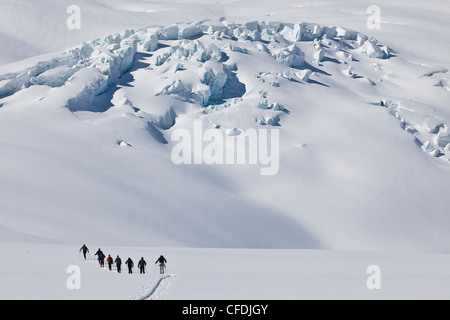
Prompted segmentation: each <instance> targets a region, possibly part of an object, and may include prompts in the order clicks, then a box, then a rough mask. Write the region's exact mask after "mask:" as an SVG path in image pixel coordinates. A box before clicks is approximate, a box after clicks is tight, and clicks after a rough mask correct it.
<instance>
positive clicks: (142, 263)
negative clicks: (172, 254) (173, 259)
mask: <svg viewBox="0 0 450 320" xmlns="http://www.w3.org/2000/svg"><path fill="white" fill-rule="evenodd" d="M79 252H83V257H84V260H86V255H87V254H89V255H90V253H89V249H88V247H87V246H86V245H85V244H83V246H82V247H81V248H80V251H79ZM95 255H96V256H97V261H98V263H99V265H100V267H102V268H103V267H105V258H106V263H107V264H108V268H109V270H112V266H113V264H115V266H116V269H117V272H118V273H121V272H122V259H121V258H120V257H119V255H117V257H116V258H115V259H113V257H111V255H108V257H106V256H105V254H104V253H103V251H102V250H101V249H100V248H98V250H97V252H96V253H95ZM157 263H159V272H160V273H161V274H163V273H164V272H165V268H166V263H167V260H166V258H164V256H163V255H161V256H159V258H158V259H156V262H155V265H156V264H157ZM125 264H126V265H127V266H128V273H133V267H134V262H133V260H131V258H128V259H127V260H126V261H125ZM137 266H138V268H139V273H145V267H146V266H147V262H146V261H145V260H144V257H141V259H140V260H139V262H138V264H137Z"/></svg>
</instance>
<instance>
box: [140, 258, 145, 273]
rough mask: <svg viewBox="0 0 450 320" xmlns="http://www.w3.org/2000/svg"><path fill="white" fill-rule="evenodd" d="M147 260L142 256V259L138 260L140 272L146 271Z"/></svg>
mask: <svg viewBox="0 0 450 320" xmlns="http://www.w3.org/2000/svg"><path fill="white" fill-rule="evenodd" d="M146 265H147V262H145V260H144V257H141V260H139V262H138V267H139V273H145V266H146Z"/></svg>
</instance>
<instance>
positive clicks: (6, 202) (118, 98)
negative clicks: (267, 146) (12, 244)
mask: <svg viewBox="0 0 450 320" xmlns="http://www.w3.org/2000/svg"><path fill="white" fill-rule="evenodd" d="M32 3H33V2H32ZM52 3H53V2H52V1H47V2H45V1H44V2H42V1H41V2H39V4H38V3H34V5H35V9H36V10H37V11H36V12H39V11H40V10H44V9H45V8H48V7H49V6H50V4H52ZM108 3H110V4H109V5H108V6H107V5H105V3H104V2H103V1H96V2H94V4H88V3H87V2H86V3H83V2H82V3H81V4H80V7H81V9H82V10H83V11H82V12H83V15H82V17H83V20H82V23H86V24H83V26H82V28H81V29H80V32H78V33H77V31H75V30H65V29H64V27H62V29H64V30H62V29H61V31H56V28H55V27H54V26H55V25H56V24H57V23H65V18H67V15H63V16H60V15H58V14H55V15H52V17H50V18H49V20H48V21H47V22H46V23H47V25H46V26H43V27H42V28H43V30H44V31H45V32H41V33H39V36H36V37H30V36H29V34H28V33H27V32H24V33H20V30H19V29H17V28H11V27H10V28H6V29H5V31H3V29H2V33H4V34H5V35H6V36H5V39H9V38H13V39H14V40H12V41H11V43H12V44H15V45H14V47H15V48H19V49H20V47H21V45H19V44H20V43H22V42H23V41H26V43H27V44H26V45H25V46H31V47H33V46H36V43H39V46H40V47H39V48H37V49H36V50H31V51H30V52H32V53H35V54H40V53H46V55H44V56H37V57H33V58H30V59H28V60H25V61H18V62H14V63H11V64H7V65H4V66H2V67H1V68H0V106H1V107H0V128H1V135H0V144H1V145H2V150H3V152H2V157H1V160H0V161H1V163H0V164H1V166H0V178H1V180H0V181H2V183H1V184H0V194H1V195H2V201H1V202H0V208H1V210H0V215H1V216H0V217H1V218H0V219H1V220H0V221H1V226H2V229H3V230H4V231H5V232H2V234H1V235H0V240H3V241H5V240H11V239H12V240H17V241H29V240H30V239H31V240H32V241H45V242H48V241H50V242H61V243H79V242H88V243H101V242H106V243H108V244H110V245H119V244H120V245H146V246H168V245H171V246H191V247H192V246H193V247H256V248H330V249H353V250H413V251H437V252H446V251H447V248H448V246H449V243H450V236H449V235H448V232H447V230H448V228H449V226H450V217H449V214H448V204H447V203H446V202H445V199H446V196H447V194H448V191H447V190H449V184H450V182H449V181H450V179H448V175H449V172H450V162H449V159H450V153H449V147H448V146H449V142H450V141H449V140H450V139H449V133H448V125H449V124H450V114H449V111H448V102H449V91H448V81H449V75H448V72H447V70H448V68H449V66H448V59H446V56H445V55H446V54H447V55H448V51H446V49H448V47H447V46H448V44H446V43H445V42H443V40H442V42H441V38H442V39H444V35H445V34H448V33H446V32H448V25H447V24H446V23H442V21H441V20H440V19H441V18H440V16H439V15H437V12H448V8H447V7H446V6H445V5H443V4H442V5H440V6H438V5H437V4H436V7H434V8H433V10H432V12H431V13H430V14H429V15H426V16H421V15H418V13H417V12H419V11H420V10H421V9H422V7H419V5H420V4H419V3H415V4H413V5H409V4H410V2H408V6H404V7H402V9H401V10H400V9H398V8H397V10H396V7H395V6H393V5H388V4H382V5H381V8H382V9H383V13H382V14H383V15H382V21H383V24H382V29H381V30H376V31H373V30H367V29H365V23H366V19H367V15H365V9H366V8H367V6H365V5H362V4H360V3H358V2H346V3H345V4H335V5H329V6H325V5H324V4H320V5H319V6H317V5H316V4H315V2H314V5H313V4H309V5H306V4H305V6H299V5H298V4H296V3H292V2H286V4H283V5H282V6H281V5H280V6H278V7H275V4H273V3H269V2H268V1H264V2H263V3H262V4H261V5H258V6H257V7H256V9H255V10H254V11H253V8H255V3H253V4H251V3H250V4H249V3H248V2H245V3H244V2H229V3H228V2H226V3H225V2H223V3H216V4H214V5H211V4H207V3H197V4H196V5H193V4H192V3H188V2H174V3H171V4H168V5H167V6H161V5H157V4H156V3H153V2H141V1H127V2H125V3H122V2H119V1H113V2H108ZM121 3H122V4H121ZM258 3H260V2H258ZM265 4H267V6H264V5H265ZM3 5H4V6H17V8H19V9H18V10H22V9H20V8H23V7H25V4H24V3H20V2H17V1H16V2H14V3H13V2H8V1H7V2H6V4H3ZM30 5H31V4H30V3H28V2H27V4H26V6H30ZM21 6H22V7H21ZM66 7H67V5H66V3H64V2H63V1H62V2H58V5H57V6H56V7H55V8H54V9H52V10H54V11H53V12H57V11H58V12H59V11H60V10H63V11H64V12H65V9H66ZM385 8H386V11H385V10H384V9H385ZM94 9H98V10H94ZM272 9H273V11H271V10H272ZM337 9H339V10H338V12H337V14H336V16H335V14H334V13H335V12H336V10H337ZM184 10H187V11H184ZM267 10H269V12H267ZM402 10H407V11H409V13H410V14H408V15H406V14H405V16H403V15H402V14H401V13H402V12H403V11H402ZM429 10H431V9H429ZM30 12H31V10H30ZM296 13H301V14H299V16H296ZM99 14H101V15H102V17H105V18H104V19H103V20H102V21H103V22H104V23H102V24H96V25H99V27H98V28H96V29H95V30H94V27H93V26H94V20H95V19H94V18H93V17H98V15H99ZM183 14H186V15H185V16H183ZM2 15H3V16H2V20H1V21H9V20H8V19H13V17H14V15H12V17H8V15H6V14H5V11H2ZM149 15H150V16H151V17H154V19H153V20H151V21H149V19H148V17H149ZM222 15H223V16H226V17H227V18H218V17H220V16H222ZM358 15H360V20H352V19H351V18H350V17H352V18H353V19H354V18H355V16H358ZM20 16H21V17H23V19H26V17H24V16H23V15H22V14H20ZM33 16H34V14H33ZM361 16H362V18H361ZM182 17H183V19H182ZM205 17H211V19H204V18H205ZM299 17H300V18H303V19H299ZM130 18H132V19H130ZM313 18H314V19H313ZM29 19H30V20H31V21H34V20H33V18H32V17H30V18H29ZM55 19H56V20H58V21H56V20H55ZM415 19H419V20H417V21H416V20H415ZM420 19H422V20H420ZM130 20H132V22H130ZM233 20H234V21H237V22H233ZM190 21H197V22H190ZM176 22H178V23H177V24H175V23H176ZM2 23H3V22H2ZM130 23H132V24H134V25H135V26H136V28H134V29H133V30H131V29H127V30H125V29H126V28H125V27H130V25H129V24H130ZM11 24H12V25H14V23H13V22H12V21H10V22H9V23H8V25H11ZM392 25H393V26H392ZM113 28H117V29H119V28H121V29H120V30H121V31H120V33H114V32H115V30H113ZM430 30H432V31H434V33H433V38H431V39H430V37H429V34H430ZM69 31H70V32H72V33H71V34H73V35H74V36H73V37H68V34H69ZM117 31H119V30H117ZM107 32H111V34H110V35H107V34H108V33H107ZM100 33H102V36H101V37H100V38H97V39H96V40H93V39H95V38H96V37H97V36H98V35H99V34H100ZM18 35H20V36H18ZM94 35H95V36H94ZM22 36H26V39H22V38H21V37H22ZM41 37H44V38H41ZM78 37H79V38H78ZM87 37H89V38H87ZM82 42H84V43H83V44H81V43H82ZM49 43H52V44H51V45H50V44H49ZM75 44H80V45H77V46H73V47H71V48H70V49H64V48H66V47H69V46H72V45H75ZM49 48H51V50H54V51H56V50H61V49H63V50H62V51H59V52H56V53H49V52H50V49H49ZM425 48H427V49H429V50H425ZM425 51H426V52H425ZM3 52H4V54H2V56H6V55H8V54H9V53H8V51H7V50H6V51H3ZM31 56H33V55H28V54H27V53H24V54H23V56H22V57H31ZM17 57H20V55H19V56H16V55H15V54H14V57H13V58H11V57H9V58H8V57H7V58H6V59H4V60H3V61H6V62H10V61H14V60H15V59H16V58H17ZM200 124H201V126H202V129H203V131H201V132H204V131H206V130H208V129H213V130H216V131H214V132H220V135H221V136H222V137H230V136H231V137H233V135H230V132H231V133H232V134H238V133H240V135H241V136H242V135H243V134H244V132H245V131H246V130H262V132H265V133H268V134H269V137H272V136H274V135H275V132H276V133H277V134H279V157H273V158H272V160H273V162H272V163H271V164H272V165H274V167H272V169H274V171H273V172H272V173H274V174H270V175H261V172H262V171H261V170H262V169H264V165H262V164H261V163H260V162H258V163H257V164H256V165H254V164H248V163H247V164H228V165H227V164H212V165H207V164H205V163H204V159H201V160H202V162H203V163H202V164H201V165H200V164H179V165H177V164H176V163H174V158H173V157H174V155H173V151H174V149H175V148H176V147H177V145H178V144H177V142H178V140H175V141H173V137H174V135H176V134H178V133H180V132H189V133H190V136H191V137H193V141H195V139H196V132H198V131H196V130H197V129H198V128H199V126H200ZM180 130H187V131H180ZM254 132H258V131H254ZM238 136H239V134H238ZM193 143H195V142H193ZM205 145H206V143H205ZM192 146H193V148H194V145H192ZM222 151H224V153H225V154H229V152H230V150H229V149H223V150H222ZM258 151H260V150H258ZM201 155H202V154H201ZM194 157H195V155H194ZM278 159H279V163H275V162H276V160H278ZM258 160H261V159H258Z"/></svg>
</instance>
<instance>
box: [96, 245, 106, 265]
mask: <svg viewBox="0 0 450 320" xmlns="http://www.w3.org/2000/svg"><path fill="white" fill-rule="evenodd" d="M95 255H96V256H98V263H99V264H100V267H102V268H103V267H104V266H105V254H104V253H103V251H102V250H100V248H98V250H97V252H96V253H95Z"/></svg>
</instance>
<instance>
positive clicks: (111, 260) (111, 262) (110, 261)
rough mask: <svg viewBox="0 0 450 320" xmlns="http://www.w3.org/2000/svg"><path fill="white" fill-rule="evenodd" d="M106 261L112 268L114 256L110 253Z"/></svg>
mask: <svg viewBox="0 0 450 320" xmlns="http://www.w3.org/2000/svg"><path fill="white" fill-rule="evenodd" d="M106 262H107V263H108V268H109V270H112V268H111V266H112V264H113V262H114V261H113V258H112V257H111V255H110V254H108V258H106Z"/></svg>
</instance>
